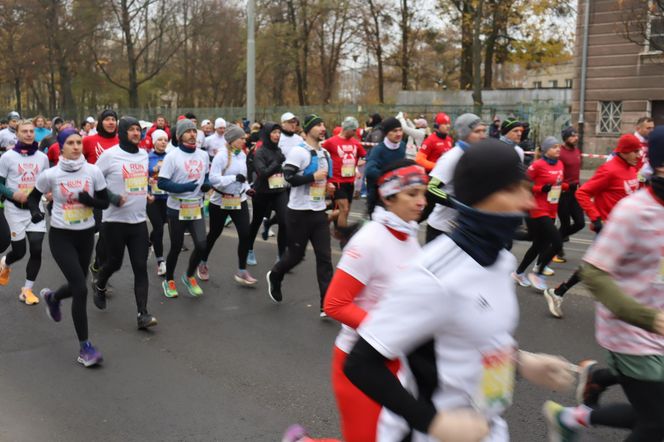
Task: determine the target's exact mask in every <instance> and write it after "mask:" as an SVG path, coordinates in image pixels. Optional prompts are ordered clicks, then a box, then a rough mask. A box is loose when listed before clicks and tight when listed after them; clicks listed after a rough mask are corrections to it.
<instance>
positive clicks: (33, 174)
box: [18, 163, 39, 194]
mask: <svg viewBox="0 0 664 442" xmlns="http://www.w3.org/2000/svg"><path fill="white" fill-rule="evenodd" d="M18 173H19V175H21V182H20V183H19V184H18V189H19V190H20V191H21V192H24V193H26V194H28V193H30V192H31V191H32V189H33V188H34V187H35V183H36V182H37V175H38V174H39V165H38V164H36V163H22V164H19V165H18Z"/></svg>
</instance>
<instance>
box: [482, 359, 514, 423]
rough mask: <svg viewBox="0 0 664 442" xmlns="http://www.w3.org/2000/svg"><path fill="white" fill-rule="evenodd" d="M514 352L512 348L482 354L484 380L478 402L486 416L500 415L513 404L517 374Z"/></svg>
mask: <svg viewBox="0 0 664 442" xmlns="http://www.w3.org/2000/svg"><path fill="white" fill-rule="evenodd" d="M514 351H515V350H514V348H511V347H510V348H506V349H498V350H492V351H490V352H487V353H482V380H481V383H480V392H479V393H480V394H479V400H478V401H476V402H477V405H478V406H479V407H480V410H481V411H482V412H483V413H485V414H486V415H490V416H494V415H498V414H500V413H502V412H503V411H504V410H505V409H506V408H507V407H509V406H510V404H511V403H512V397H513V395H514V376H515V373H516V364H515V361H514Z"/></svg>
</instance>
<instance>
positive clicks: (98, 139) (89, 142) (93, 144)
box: [83, 109, 120, 164]
mask: <svg viewBox="0 0 664 442" xmlns="http://www.w3.org/2000/svg"><path fill="white" fill-rule="evenodd" d="M117 128H118V114H116V113H115V111H114V110H111V109H106V110H104V111H102V113H101V114H100V115H99V118H98V119H97V133H96V134H94V135H90V136H87V137H85V138H83V156H85V159H86V160H87V161H88V163H90V164H95V163H96V162H97V158H99V155H101V154H102V152H103V151H105V150H106V149H110V148H111V147H113V146H117V145H118V143H119V142H120V140H119V139H118V130H117Z"/></svg>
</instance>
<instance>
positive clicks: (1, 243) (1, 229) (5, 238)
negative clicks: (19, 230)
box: [0, 209, 12, 253]
mask: <svg viewBox="0 0 664 442" xmlns="http://www.w3.org/2000/svg"><path fill="white" fill-rule="evenodd" d="M11 242H12V236H11V231H10V230H9V224H7V220H6V219H5V210H4V209H2V210H0V253H2V252H4V251H5V250H7V247H9V244H11Z"/></svg>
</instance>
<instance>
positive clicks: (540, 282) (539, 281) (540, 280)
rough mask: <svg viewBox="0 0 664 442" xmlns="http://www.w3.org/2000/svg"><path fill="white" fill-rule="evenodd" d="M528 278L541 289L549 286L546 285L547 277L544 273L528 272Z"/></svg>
mask: <svg viewBox="0 0 664 442" xmlns="http://www.w3.org/2000/svg"><path fill="white" fill-rule="evenodd" d="M528 279H529V280H530V283H531V284H532V285H533V287H535V288H536V289H537V290H539V291H542V292H543V291H544V290H546V289H547V288H548V287H547V285H546V277H545V276H544V275H538V274H537V273H528Z"/></svg>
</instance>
